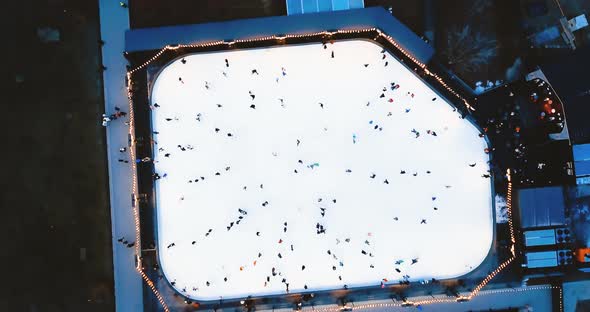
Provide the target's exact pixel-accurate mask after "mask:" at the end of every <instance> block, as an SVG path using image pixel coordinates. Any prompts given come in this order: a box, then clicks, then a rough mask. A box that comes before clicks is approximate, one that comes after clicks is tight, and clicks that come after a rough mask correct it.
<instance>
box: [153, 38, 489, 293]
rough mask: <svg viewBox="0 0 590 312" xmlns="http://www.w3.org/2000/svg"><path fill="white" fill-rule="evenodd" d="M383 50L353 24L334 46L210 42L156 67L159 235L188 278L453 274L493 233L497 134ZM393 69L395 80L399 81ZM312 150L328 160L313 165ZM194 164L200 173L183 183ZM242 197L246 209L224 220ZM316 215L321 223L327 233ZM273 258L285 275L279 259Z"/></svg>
mask: <svg viewBox="0 0 590 312" xmlns="http://www.w3.org/2000/svg"><path fill="white" fill-rule="evenodd" d="M332 51H334V53H335V54H334V56H335V57H334V58H331V52H332ZM385 54H386V58H385V60H383V59H382V55H383V54H382V48H381V47H380V46H378V45H376V44H374V43H372V42H369V41H364V40H354V41H341V42H336V43H334V44H328V46H327V49H324V48H323V47H322V45H321V44H307V45H295V46H294V45H291V46H285V47H274V48H262V49H249V50H236V51H231V52H216V53H199V54H193V55H190V56H185V58H184V59H185V60H186V63H185V64H183V63H182V62H181V60H180V59H178V60H176V61H174V62H172V63H171V64H169V65H168V66H167V67H165V68H164V69H163V70H162V71H161V73H160V74H159V76H158V77H157V80H156V81H155V83H154V86H153V89H152V93H151V103H152V104H154V103H157V104H158V105H160V107H159V108H154V109H153V115H152V117H153V121H152V122H153V130H154V131H156V132H159V134H157V135H155V141H156V142H157V145H156V146H157V147H158V148H162V149H163V151H156V153H157V155H156V157H155V160H156V161H157V162H156V163H155V167H156V172H158V173H159V175H160V176H163V175H164V174H166V177H164V178H162V179H160V180H158V181H157V182H156V192H157V193H156V194H157V201H156V205H157V220H158V225H157V227H158V228H157V231H158V248H159V257H160V260H161V268H162V270H163V271H164V273H165V275H166V277H167V278H168V279H169V281H171V282H174V287H175V288H176V289H177V290H179V291H181V292H183V293H184V294H185V295H187V296H189V297H191V298H194V299H197V300H214V299H219V298H220V297H223V298H237V297H245V296H248V295H252V296H262V295H269V294H284V293H286V287H285V284H284V283H282V282H281V281H282V279H283V278H285V279H286V282H287V283H289V289H290V292H300V291H303V290H304V285H307V286H308V287H309V289H308V291H312V290H320V289H334V288H342V287H343V286H344V285H348V287H355V286H367V285H379V283H380V282H381V281H382V280H383V279H384V278H385V279H387V281H388V283H397V281H399V280H401V279H402V276H403V275H409V276H410V280H420V279H430V278H436V279H444V278H450V277H456V276H460V275H464V274H466V273H468V272H470V271H471V270H473V269H475V268H476V267H477V266H478V265H479V264H480V263H481V262H482V261H483V260H484V258H485V257H486V255H487V253H488V251H489V249H490V246H491V243H492V236H493V227H492V226H493V225H492V223H493V222H492V221H493V219H492V218H493V216H492V213H493V211H492V194H491V193H492V187H491V181H490V179H485V178H482V176H481V175H482V174H484V173H486V170H487V169H489V167H488V165H487V163H486V161H487V160H488V155H487V154H485V153H484V148H486V147H487V145H486V143H485V141H484V140H483V139H482V138H480V137H478V133H479V131H478V130H477V129H476V128H475V127H474V126H473V125H472V124H471V123H469V122H468V121H467V120H464V119H460V118H459V115H458V113H457V112H454V111H453V109H452V107H451V106H450V105H449V104H447V103H446V102H444V100H443V99H441V98H438V96H437V95H436V94H435V92H434V91H433V90H432V89H430V88H429V86H428V85H426V84H425V83H423V82H422V81H421V80H420V79H419V78H418V77H417V76H416V75H415V74H414V72H412V71H411V70H408V69H407V68H406V67H405V66H404V65H403V64H402V63H399V62H398V61H397V60H396V59H395V58H394V57H393V56H392V55H390V54H389V53H385ZM225 59H228V61H229V64H230V67H229V68H228V67H226V65H225V61H224V60H225ZM386 61H387V62H388V66H384V64H385V62H386ZM364 64H369V66H368V67H365V66H364ZM282 67H284V68H285V70H286V76H283V75H282V73H281V68H282ZM252 69H257V71H258V72H259V75H256V74H252V73H251V71H252ZM223 72H225V73H226V74H227V76H224V74H223ZM179 78H182V81H179ZM277 78H278V82H277V80H276V79H277ZM206 82H207V84H208V85H209V89H207V88H205V85H206ZM392 82H394V83H396V84H400V87H399V88H398V89H397V90H395V91H391V89H390V86H391V83H392ZM384 87H386V88H387V91H385V92H383V91H382V89H383V88H384ZM249 91H252V93H253V94H254V95H255V96H256V98H255V99H254V100H252V99H251V97H250V95H249ZM381 93H385V97H384V98H380V95H381ZM412 93H413V94H414V97H412V96H411V94H412ZM279 98H282V99H284V106H282V105H281V102H280V100H279ZM390 98H391V99H393V103H390V102H389V99H390ZM433 98H437V100H435V101H433V100H432V99H433ZM319 103H323V104H324V107H323V108H322V107H321V106H320V104H319ZM368 103H369V105H367V104H368ZM217 104H221V105H222V106H221V107H218V105H217ZM252 104H255V105H256V108H255V109H252V108H250V105H252ZM406 108H409V109H411V110H410V112H408V113H406V112H405V109H406ZM389 112H391V115H390V116H388V113H389ZM198 114H201V115H200V116H201V117H200V119H201V121H197V116H198ZM167 118H169V119H172V120H170V121H167V120H166V119H167ZM371 120H372V121H373V124H370V121H371ZM375 125H378V126H379V127H382V130H380V129H374V126H375ZM215 128H219V129H220V130H219V132H218V133H216V132H215V130H214V129H215ZM413 128H415V129H416V130H417V131H419V132H420V137H419V138H416V137H415V135H414V134H413V133H412V132H411V130H412V129H413ZM427 130H434V131H435V132H436V134H437V136H432V135H429V134H427ZM228 133H231V134H232V136H231V137H230V136H228V135H227V134H228ZM353 134H354V135H356V136H357V142H356V143H353ZM297 140H300V144H299V146H298V145H297ZM178 145H181V146H183V147H185V148H187V147H189V145H190V146H192V147H193V148H194V149H187V150H186V151H181V149H180V148H179V147H178ZM166 153H170V156H169V157H164V155H165V154H166ZM299 160H301V161H302V162H303V164H300V163H299V162H298V161H299ZM313 163H318V164H319V166H317V167H315V168H313V169H312V168H309V167H308V166H309V165H311V164H313ZM469 163H476V164H477V165H476V166H475V167H470V166H468V164H469ZM226 167H230V169H229V170H226ZM347 169H350V170H351V171H352V172H351V173H347V172H346V170H347ZM294 170H297V171H298V173H295V172H294ZM401 170H405V171H406V172H407V173H406V174H400V171H401ZM427 170H430V171H431V173H430V174H427V172H426V171H427ZM216 172H219V173H220V175H219V176H216V175H215V173H216ZM413 173H418V175H417V176H413ZM372 174H375V175H376V177H375V178H374V179H372V178H370V176H371V175H372ZM201 177H205V180H201ZM194 179H199V182H193V183H188V181H189V180H193V181H194ZM385 179H387V180H388V181H389V184H385V183H384V180H385ZM261 184H263V188H261V187H260V185H261ZM244 186H246V187H247V189H246V190H244V189H243V188H244ZM446 186H451V187H450V188H449V187H446ZM432 197H436V200H433V199H432ZM319 198H321V199H322V201H321V202H318V199H319ZM333 199H336V200H337V202H336V203H333V202H332V200H333ZM265 201H268V203H269V204H268V205H266V206H262V203H263V202H265ZM320 207H323V208H326V213H325V217H322V216H321V215H320V213H321V211H320ZM434 207H437V208H438V210H436V211H435V210H434ZM238 209H244V210H246V211H247V215H245V217H244V219H243V220H242V221H241V223H240V224H238V225H234V226H233V227H232V228H231V230H230V231H228V230H227V229H226V226H228V225H229V224H230V222H232V221H233V222H235V221H237V220H238V216H240V213H239V212H238ZM395 217H397V218H398V219H399V220H398V221H395V220H394V218H395ZM422 219H426V222H427V223H426V224H421V220H422ZM284 222H287V232H286V233H285V232H284V226H283V223H284ZM318 222H319V223H320V224H322V225H324V226H325V229H326V233H325V234H319V235H318V234H317V233H316V223H318ZM208 229H213V231H212V232H211V234H210V235H209V236H205V234H206V233H207V231H208ZM256 232H260V236H257V235H256ZM347 238H350V242H346V241H345V239H347ZM280 239H282V241H283V242H282V243H279V240H280ZM337 239H338V240H340V243H337ZM193 241H196V243H195V244H194V245H193V244H192V242H193ZM365 241H368V243H369V245H367V244H366V243H365ZM172 243H174V244H175V245H174V246H173V247H170V248H167V246H168V245H169V244H172ZM291 245H293V249H294V251H291ZM328 250H330V251H331V253H332V255H329V254H328ZM362 250H364V251H366V252H367V255H364V254H362V252H361V251H362ZM258 253H262V257H260V258H259V257H258ZM279 253H281V255H282V258H279V257H278V254H279ZM369 253H370V254H371V255H372V257H371V256H370V255H369ZM334 255H335V257H337V259H338V260H336V259H335V257H334ZM413 258H418V263H416V264H413V265H412V264H411V259H413ZM396 260H404V263H402V264H401V265H395V261H396ZM254 261H256V264H254ZM340 261H341V262H342V264H343V266H340ZM302 265H305V267H306V268H305V270H303V271H302V269H301V268H302ZM370 265H373V266H374V268H370ZM333 266H336V270H333V269H332V267H333ZM240 267H242V268H243V270H240ZM273 267H274V268H276V272H277V273H280V276H279V275H277V276H275V277H273V276H272V275H271V269H272V268H273ZM396 268H399V269H400V270H401V273H398V272H396V271H395V269H396ZM267 276H271V278H270V282H269V283H267V285H266V286H265V281H266V278H267ZM339 276H341V277H342V280H340V279H339ZM225 277H227V279H228V280H227V282H224V278H225ZM207 282H209V283H210V286H206V283H207ZM193 289H194V290H193Z"/></svg>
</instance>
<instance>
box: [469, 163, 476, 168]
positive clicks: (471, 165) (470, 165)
mask: <svg viewBox="0 0 590 312" xmlns="http://www.w3.org/2000/svg"><path fill="white" fill-rule="evenodd" d="M476 164H477V163H472V164H469V167H472V168H473V167H475V165H476Z"/></svg>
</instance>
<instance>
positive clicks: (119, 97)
mask: <svg viewBox="0 0 590 312" xmlns="http://www.w3.org/2000/svg"><path fill="white" fill-rule="evenodd" d="M99 10H100V32H101V38H102V40H103V41H104V42H105V44H104V46H103V48H102V61H103V64H104V66H106V67H107V70H105V71H104V74H103V81H104V98H105V111H106V113H107V114H112V113H114V111H115V106H118V107H120V108H121V109H122V110H124V111H127V107H128V105H127V91H126V88H125V74H126V68H125V65H127V61H126V60H125V58H124V57H123V51H124V46H125V31H126V30H128V29H129V12H128V10H127V9H125V8H122V7H120V6H119V2H118V1H113V0H100V1H99ZM123 121H124V120H121V119H118V120H115V121H113V122H111V123H110V125H109V126H108V127H107V128H106V131H107V154H108V161H109V177H110V183H109V187H110V200H111V224H112V233H113V265H114V271H115V304H116V310H117V311H143V295H142V280H141V277H140V276H139V274H137V272H136V271H135V254H134V249H133V248H127V247H125V246H124V245H123V244H121V243H119V242H118V241H117V239H118V238H119V237H125V238H126V239H128V240H129V241H130V242H131V241H133V240H134V238H135V230H134V229H135V226H134V220H133V210H132V208H131V183H130V181H131V164H130V163H129V164H125V163H120V162H119V161H118V159H119V158H122V159H128V157H129V154H128V153H125V154H123V153H120V152H119V148H120V147H123V146H127V132H128V131H127V126H126V125H125V124H124V123H123Z"/></svg>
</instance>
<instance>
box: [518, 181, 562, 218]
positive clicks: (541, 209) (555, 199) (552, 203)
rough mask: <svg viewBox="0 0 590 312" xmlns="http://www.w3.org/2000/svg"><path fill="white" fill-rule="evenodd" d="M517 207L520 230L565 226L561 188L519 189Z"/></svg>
mask: <svg viewBox="0 0 590 312" xmlns="http://www.w3.org/2000/svg"><path fill="white" fill-rule="evenodd" d="M518 207H519V209H520V224H521V227H522V228H536V227H545V226H555V225H563V224H565V200H564V194H563V188H562V187H561V186H551V187H542V188H529V189H521V190H519V191H518Z"/></svg>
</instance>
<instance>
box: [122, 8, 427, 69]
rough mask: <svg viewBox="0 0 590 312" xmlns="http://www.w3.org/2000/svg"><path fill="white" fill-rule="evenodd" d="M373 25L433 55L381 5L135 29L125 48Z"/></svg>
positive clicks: (411, 49)
mask: <svg viewBox="0 0 590 312" xmlns="http://www.w3.org/2000/svg"><path fill="white" fill-rule="evenodd" d="M373 27H375V28H379V29H381V30H382V31H383V32H385V33H387V34H388V35H390V36H391V37H393V39H394V40H395V41H396V42H397V43H398V44H399V45H400V46H401V47H402V48H403V49H404V50H406V51H407V52H408V53H410V54H411V55H412V56H413V57H415V58H416V59H417V60H419V61H420V62H422V63H425V64H426V63H428V61H430V59H431V58H432V56H433V55H434V49H433V48H432V47H431V46H430V45H428V44H427V43H426V42H424V41H423V40H422V39H420V38H419V37H418V36H417V35H416V34H415V33H413V32H412V31H411V30H410V29H409V28H407V27H406V26H405V25H404V24H402V23H401V22H400V21H398V20H397V19H396V18H395V17H393V16H392V15H391V14H390V13H389V12H387V11H386V10H385V9H384V8H382V7H371V8H365V9H355V10H345V11H335V12H320V13H310V14H300V15H293V16H272V17H263V18H255V19H242V20H233V21H228V22H218V23H206V24H194V25H178V26H166V27H158V28H142V29H133V30H128V31H127V32H126V33H125V51H127V52H139V51H149V50H160V49H161V48H163V47H164V46H166V45H176V44H195V43H205V42H212V41H218V40H229V41H231V40H235V39H249V38H260V37H266V36H273V35H284V34H306V33H314V32H322V31H330V30H345V29H360V28H373Z"/></svg>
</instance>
